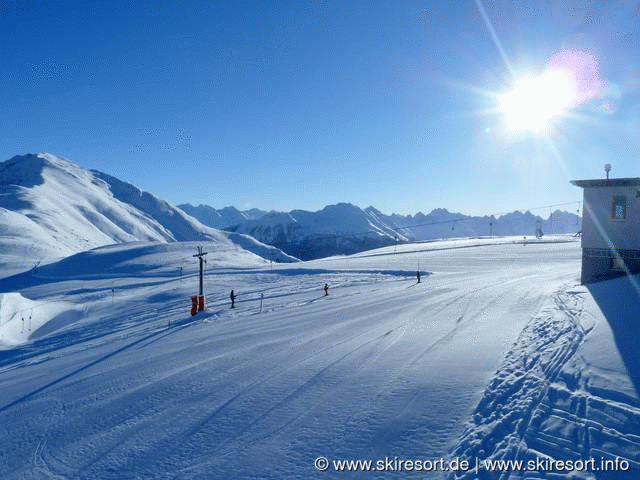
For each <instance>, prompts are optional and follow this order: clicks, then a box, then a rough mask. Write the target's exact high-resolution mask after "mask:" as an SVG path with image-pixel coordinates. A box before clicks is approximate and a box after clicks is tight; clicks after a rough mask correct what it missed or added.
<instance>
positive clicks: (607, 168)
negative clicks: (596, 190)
mask: <svg viewBox="0 0 640 480" xmlns="http://www.w3.org/2000/svg"><path fill="white" fill-rule="evenodd" d="M604 171H605V173H606V174H607V180H609V172H610V171H611V164H610V163H605V164H604Z"/></svg>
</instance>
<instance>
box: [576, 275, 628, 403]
mask: <svg viewBox="0 0 640 480" xmlns="http://www.w3.org/2000/svg"><path fill="white" fill-rule="evenodd" d="M632 278H635V281H636V282H637V281H638V278H639V277H637V276H636V277H624V278H618V279H615V280H610V281H604V282H598V283H592V284H589V285H586V287H587V289H588V290H589V292H590V293H591V295H592V297H593V298H594V300H595V301H596V303H597V304H598V306H599V307H600V310H601V311H602V313H603V315H604V317H605V319H606V320H607V323H608V324H609V326H610V327H611V331H612V332H613V336H614V340H615V342H616V346H617V347H618V353H619V354H620V356H621V358H622V360H623V362H624V365H625V367H626V368H627V372H628V374H629V377H630V379H631V381H632V382H633V386H634V388H635V390H636V393H637V394H639V395H640V361H639V359H640V292H638V291H637V290H636V288H635V287H634V285H633V283H632V280H631V279H632Z"/></svg>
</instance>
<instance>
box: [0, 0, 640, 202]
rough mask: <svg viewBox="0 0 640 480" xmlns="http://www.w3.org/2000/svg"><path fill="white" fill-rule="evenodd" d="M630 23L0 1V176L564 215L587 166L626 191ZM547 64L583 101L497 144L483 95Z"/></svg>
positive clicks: (633, 110)
mask: <svg viewBox="0 0 640 480" xmlns="http://www.w3.org/2000/svg"><path fill="white" fill-rule="evenodd" d="M483 12H484V14H483ZM639 12H640V7H639V5H638V3H637V2H636V1H625V2H589V1H564V0H556V1H549V2H534V1H531V2H521V1H484V2H482V3H480V2H479V1H472V0H468V1H467V0H465V1H463V0H448V1H436V0H433V1H429V2H424V1H400V0H388V1H371V0H370V1H362V2H359V1H348V2H347V1H345V2H332V1H315V2H314V1H309V2H299V1H291V2H278V1H269V2H266V1H265V2H255V1H230V2H222V1H219V2H217V1H216V2H208V1H207V2H195V1H194V2H130V1H127V2H124V1H123V2H120V1H113V2H97V1H96V2H74V1H71V0H68V1H51V2H39V1H34V0H32V1H3V2H2V3H1V4H0V64H1V68H0V159H2V160H5V159H8V158H10V157H12V156H13V155H16V154H24V153H31V152H39V151H48V152H52V153H57V154H60V155H63V156H65V157H67V158H69V159H71V160H72V161H74V162H76V163H79V164H80V165H83V166H86V167H89V168H94V169H98V170H101V171H104V172H106V173H109V174H112V175H115V176H117V177H119V178H121V179H123V180H125V181H129V182H131V183H133V184H135V185H137V186H139V187H141V188H143V189H145V190H148V191H151V192H153V193H155V194H156V195H158V196H160V197H162V198H165V199H166V200H168V201H169V202H170V203H174V204H178V203H183V202H190V203H195V204H198V203H206V204H209V205H212V206H214V207H223V206H226V205H235V206H237V207H239V208H250V207H258V208H263V209H276V210H290V209H294V208H301V209H307V210H317V209H320V208H322V207H323V206H324V205H327V204H331V203H336V202H340V201H346V202H351V203H354V204H356V205H359V206H361V207H366V206H368V205H374V206H375V207H377V208H378V209H380V210H382V211H383V212H385V213H391V212H398V213H415V212H417V211H424V212H428V211H430V210H431V209H433V208H437V207H444V208H447V209H449V210H453V211H460V212H462V213H469V214H492V213H493V214H499V213H502V212H507V211H511V210H515V209H533V208H534V207H539V206H544V205H551V204H557V203H563V202H570V201H574V200H580V199H581V195H582V192H581V191H580V189H578V188H576V187H573V186H571V185H570V184H569V183H568V182H569V180H570V179H574V178H600V177H601V176H602V175H603V167H602V166H603V164H604V163H607V162H609V163H612V164H613V171H612V175H613V176H617V177H623V176H640V168H639V162H638V151H639V147H640V135H638V131H640V95H639V94H640V48H639V47H640V37H639V34H640V13H639ZM559 52H560V53H562V52H577V53H579V54H580V55H582V57H581V58H588V59H589V61H591V62H592V63H594V65H595V68H596V70H595V71H590V73H591V75H592V76H593V75H595V76H597V82H595V83H594V85H595V86H594V87H593V88H592V89H591V90H590V91H589V94H588V95H587V96H585V97H584V98H582V99H581V100H580V101H579V102H576V104H575V105H574V104H572V105H571V106H570V107H568V108H567V109H566V110H565V111H563V112H562V114H561V115H558V116H557V117H554V119H553V122H552V123H551V124H550V125H549V127H548V129H546V130H545V131H544V132H543V133H539V132H531V131H527V130H524V131H513V130H512V129H510V128H509V125H507V124H506V121H505V114H504V111H503V110H501V106H500V105H501V103H500V102H501V100H500V99H501V98H503V97H500V95H502V94H504V93H506V92H508V91H510V90H512V89H513V88H514V85H516V84H517V81H518V79H519V78H521V77H523V76H530V77H531V76H532V77H536V76H538V75H540V74H541V73H542V72H543V71H544V70H545V68H547V66H548V65H549V64H550V62H551V63H553V59H554V58H557V55H558V54H559ZM554 56H555V57H554ZM573 208H574V207H568V209H573ZM534 213H544V210H543V211H541V212H536V211H534Z"/></svg>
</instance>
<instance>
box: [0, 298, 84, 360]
mask: <svg viewBox="0 0 640 480" xmlns="http://www.w3.org/2000/svg"><path fill="white" fill-rule="evenodd" d="M79 317H80V311H79V310H78V309H74V308H71V307H70V306H69V305H68V304H66V303H64V302H38V301H33V300H29V299H28V298H25V297H23V296H22V295H21V294H19V293H3V294H0V349H2V348H6V347H12V346H16V345H20V344H22V343H25V342H27V341H28V340H30V339H35V338H39V337H42V336H44V335H47V334H49V333H51V332H53V331H55V330H58V329H60V328H63V327H64V326H67V325H68V324H70V323H73V322H74V321H75V320H77V319H78V318H79Z"/></svg>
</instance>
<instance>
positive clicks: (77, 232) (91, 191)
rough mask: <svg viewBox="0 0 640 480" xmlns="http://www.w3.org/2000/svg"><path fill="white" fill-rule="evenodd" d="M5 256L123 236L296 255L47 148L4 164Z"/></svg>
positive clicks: (22, 257) (43, 255)
mask: <svg viewBox="0 0 640 480" xmlns="http://www.w3.org/2000/svg"><path fill="white" fill-rule="evenodd" d="M0 235H1V238H0V262H2V263H5V264H7V263H13V262H17V263H22V265H24V266H27V265H29V264H35V263H37V262H38V261H41V260H44V259H50V258H56V257H66V256H68V255H71V254H73V253H77V252H80V251H83V250H87V249H90V248H94V247H98V246H102V245H108V244H113V243H125V242H138V241H144V242H174V241H189V240H191V241H214V242H222V243H230V242H234V238H236V239H237V240H239V241H240V242H242V248H245V249H248V250H251V251H253V252H254V253H257V254H259V255H261V256H265V257H267V258H270V259H273V260H276V261H291V260H293V259H292V258H291V257H289V256H287V255H285V254H282V252H279V251H277V249H275V248H273V247H270V246H266V245H263V244H260V243H259V242H257V241H255V240H253V239H250V238H238V237H237V236H233V237H230V234H229V233H227V232H222V231H219V230H216V229H213V228H210V227H207V226H205V225H203V224H201V223H200V222H199V221H198V220H196V219H194V218H193V217H191V216H189V215H187V214H186V213H184V212H183V211H182V210H180V209H178V208H175V207H173V206H171V205H169V204H168V203H167V202H165V201H163V200H161V199H159V198H157V197H155V196H154V195H152V194H150V193H147V192H143V191H141V190H140V189H138V188H137V187H134V186H133V185H130V184H128V183H125V182H123V181H121V180H118V179H117V178H114V177H112V176H110V175H107V174H104V173H101V172H97V171H90V170H87V169H84V168H82V167H80V166H78V165H76V164H74V163H73V162H71V161H69V160H67V159H65V158H63V157H60V156H57V155H52V154H49V153H40V154H28V155H21V156H15V157H13V158H11V159H10V160H7V161H5V162H3V163H0Z"/></svg>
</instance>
